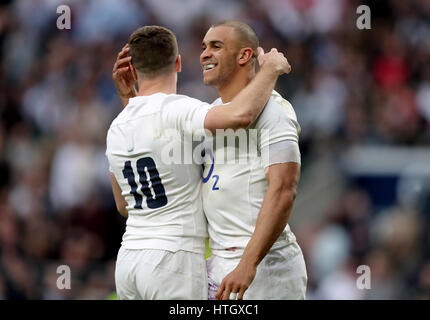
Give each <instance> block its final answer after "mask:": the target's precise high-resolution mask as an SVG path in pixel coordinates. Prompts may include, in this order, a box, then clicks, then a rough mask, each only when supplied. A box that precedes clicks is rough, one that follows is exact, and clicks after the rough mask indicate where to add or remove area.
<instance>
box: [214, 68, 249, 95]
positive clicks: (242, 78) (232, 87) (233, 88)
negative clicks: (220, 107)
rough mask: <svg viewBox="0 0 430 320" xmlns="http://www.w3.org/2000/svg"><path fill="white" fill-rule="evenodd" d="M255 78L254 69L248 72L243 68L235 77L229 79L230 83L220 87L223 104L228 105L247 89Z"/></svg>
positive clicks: (219, 91)
mask: <svg viewBox="0 0 430 320" xmlns="http://www.w3.org/2000/svg"><path fill="white" fill-rule="evenodd" d="M254 77H255V70H254V68H252V69H251V68H249V69H248V70H247V69H245V68H243V69H240V70H239V71H238V72H236V73H235V74H234V75H233V77H230V78H229V79H228V82H226V83H225V84H222V85H220V86H219V87H218V93H219V95H220V96H221V100H222V102H223V103H228V102H230V101H231V100H233V99H234V97H235V96H236V95H237V94H238V93H239V92H240V91H241V90H242V89H243V88H245V87H246V86H247V85H248V83H250V82H251V80H252V79H253V78H254Z"/></svg>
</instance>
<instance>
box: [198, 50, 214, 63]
mask: <svg viewBox="0 0 430 320" xmlns="http://www.w3.org/2000/svg"><path fill="white" fill-rule="evenodd" d="M211 56H212V54H211V52H210V50H209V48H206V49H204V50H203V52H202V53H201V54H200V61H201V62H203V61H204V60H207V59H209V58H210V57H211Z"/></svg>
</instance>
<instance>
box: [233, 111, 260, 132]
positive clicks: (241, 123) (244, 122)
mask: <svg viewBox="0 0 430 320" xmlns="http://www.w3.org/2000/svg"><path fill="white" fill-rule="evenodd" d="M255 118H256V114H255V113H253V112H248V113H244V114H241V115H239V116H238V120H237V128H238V129H240V128H243V129H247V128H248V127H249V126H250V125H251V124H252V123H253V122H254V120H255Z"/></svg>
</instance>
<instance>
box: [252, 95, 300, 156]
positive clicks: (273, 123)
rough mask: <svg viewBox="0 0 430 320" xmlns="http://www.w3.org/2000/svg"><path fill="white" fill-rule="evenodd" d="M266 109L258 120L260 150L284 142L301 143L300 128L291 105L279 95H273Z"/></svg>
mask: <svg viewBox="0 0 430 320" xmlns="http://www.w3.org/2000/svg"><path fill="white" fill-rule="evenodd" d="M268 104H269V105H267V106H266V108H265V109H264V111H263V113H262V114H261V116H260V118H259V119H258V122H257V124H258V129H260V131H261V132H260V137H261V141H260V148H261V149H263V148H266V147H268V146H270V145H271V144H274V143H278V142H282V141H294V142H296V143H298V142H299V133H300V126H299V123H298V122H297V117H296V114H295V112H294V109H293V107H292V106H291V104H290V103H289V102H288V101H287V100H285V99H283V98H282V97H281V96H280V95H279V94H277V93H276V95H275V94H272V97H271V98H270V100H269V101H268Z"/></svg>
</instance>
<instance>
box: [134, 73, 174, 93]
mask: <svg viewBox="0 0 430 320" xmlns="http://www.w3.org/2000/svg"><path fill="white" fill-rule="evenodd" d="M138 78H139V79H138V86H139V91H138V92H137V95H138V96H149V95H151V94H155V93H165V94H176V82H177V73H176V72H173V73H171V74H168V75H161V76H157V77H154V78H149V79H148V78H144V77H141V76H139V77H138Z"/></svg>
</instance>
